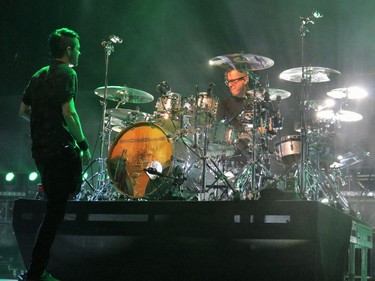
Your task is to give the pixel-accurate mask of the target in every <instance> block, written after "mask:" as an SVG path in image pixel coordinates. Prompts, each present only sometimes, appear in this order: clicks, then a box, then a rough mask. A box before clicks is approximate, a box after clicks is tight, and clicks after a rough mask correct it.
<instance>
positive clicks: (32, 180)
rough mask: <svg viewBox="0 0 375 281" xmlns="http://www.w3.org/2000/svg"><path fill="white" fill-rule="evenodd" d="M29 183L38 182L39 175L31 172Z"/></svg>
mask: <svg viewBox="0 0 375 281" xmlns="http://www.w3.org/2000/svg"><path fill="white" fill-rule="evenodd" d="M28 178H29V181H31V182H34V181H36V180H37V178H38V173H37V172H31V173H30V174H29V177H28Z"/></svg>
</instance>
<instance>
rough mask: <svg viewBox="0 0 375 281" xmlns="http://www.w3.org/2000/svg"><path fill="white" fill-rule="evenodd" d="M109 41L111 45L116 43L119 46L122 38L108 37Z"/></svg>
mask: <svg viewBox="0 0 375 281" xmlns="http://www.w3.org/2000/svg"><path fill="white" fill-rule="evenodd" d="M109 40H111V42H112V43H115V44H116V43H118V44H121V43H122V41H123V40H122V38H120V37H118V36H117V35H113V34H111V35H109Z"/></svg>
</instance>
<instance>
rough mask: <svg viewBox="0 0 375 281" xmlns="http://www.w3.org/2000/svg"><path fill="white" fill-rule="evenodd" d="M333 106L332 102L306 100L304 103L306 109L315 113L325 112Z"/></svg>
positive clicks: (327, 100)
mask: <svg viewBox="0 0 375 281" xmlns="http://www.w3.org/2000/svg"><path fill="white" fill-rule="evenodd" d="M334 105H335V102H334V100H332V99H325V100H307V101H305V106H306V108H307V109H313V110H315V111H322V110H326V109H327V108H332V107H333V106H334Z"/></svg>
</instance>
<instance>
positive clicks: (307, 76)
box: [298, 9, 323, 200]
mask: <svg viewBox="0 0 375 281" xmlns="http://www.w3.org/2000/svg"><path fill="white" fill-rule="evenodd" d="M321 17H323V15H321V14H320V12H319V11H318V10H316V9H314V10H313V12H312V14H311V16H309V17H300V20H301V26H300V33H301V70H302V74H301V83H302V93H301V97H300V99H299V109H300V123H301V130H300V138H301V155H300V167H299V169H300V170H299V178H298V183H299V192H300V193H301V195H302V197H304V198H305V197H306V193H307V191H308V189H309V187H308V186H307V178H306V177H307V175H306V173H307V172H308V171H307V162H308V156H307V155H308V151H309V150H308V143H307V130H306V113H305V102H306V101H307V99H308V96H309V89H310V87H311V83H312V82H311V79H312V73H311V72H310V71H309V68H308V67H307V66H305V53H304V50H305V40H304V38H305V36H306V33H307V32H309V29H308V27H307V25H308V24H314V21H313V19H314V18H316V19H317V18H321ZM313 197H314V198H312V199H314V200H317V199H318V198H317V197H318V191H317V190H315V191H313Z"/></svg>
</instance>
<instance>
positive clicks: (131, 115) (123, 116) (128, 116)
mask: <svg viewBox="0 0 375 281" xmlns="http://www.w3.org/2000/svg"><path fill="white" fill-rule="evenodd" d="M107 114H108V115H110V116H111V117H115V118H117V119H120V120H122V121H134V120H146V117H147V116H148V115H149V114H148V113H145V112H141V111H138V110H132V109H126V108H112V109H107Z"/></svg>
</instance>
